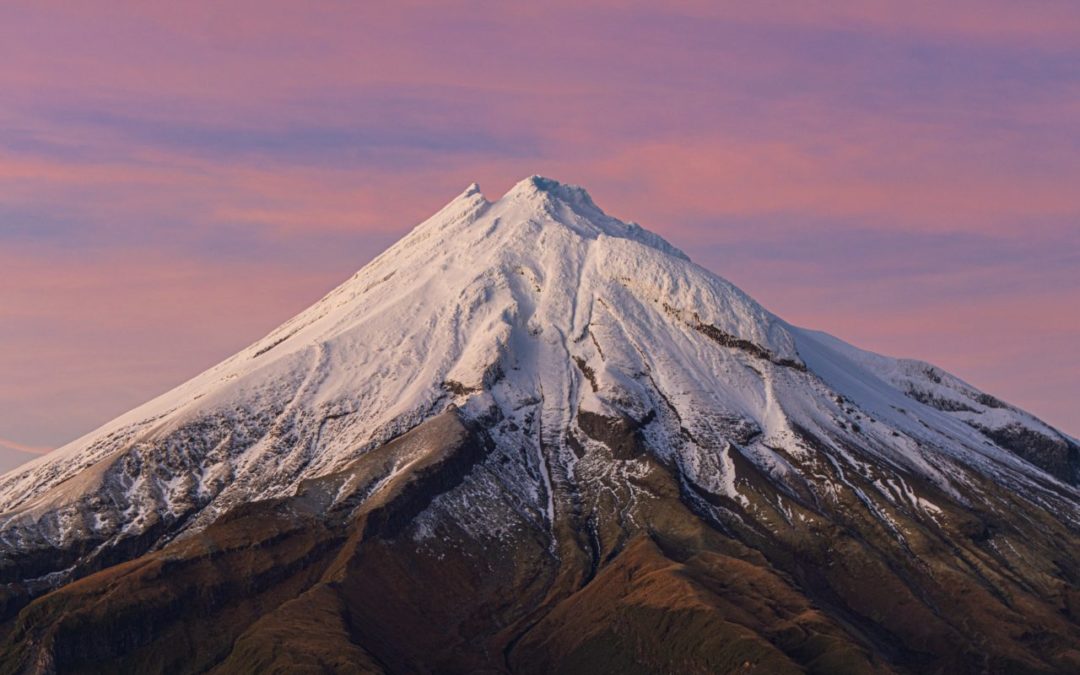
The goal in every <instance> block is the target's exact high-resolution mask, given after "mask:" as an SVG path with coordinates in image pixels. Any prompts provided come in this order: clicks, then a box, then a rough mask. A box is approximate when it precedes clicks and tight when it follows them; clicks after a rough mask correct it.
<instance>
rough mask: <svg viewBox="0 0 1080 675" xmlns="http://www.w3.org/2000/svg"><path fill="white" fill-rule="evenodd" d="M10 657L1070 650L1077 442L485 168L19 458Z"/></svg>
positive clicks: (971, 665) (689, 663)
mask: <svg viewBox="0 0 1080 675" xmlns="http://www.w3.org/2000/svg"><path fill="white" fill-rule="evenodd" d="M0 584H2V586H0V622H2V623H0V656H2V657H3V658H2V659H0V661H2V662H3V665H2V666H0V672H12V673H16V672H40V673H47V672H140V673H146V672H205V671H210V672H356V673H361V672H362V673H369V672H491V673H496V672H515V673H516V672H590V673H592V672H597V673H602V672H611V673H615V672H619V673H625V672H691V673H692V672H764V673H782V672H806V671H811V672H823V673H825V672H827V673H838V672H852V673H854V672H942V673H945V672H950V673H952V672H1077V671H1080V443H1078V442H1077V441H1076V439H1073V438H1071V437H1069V436H1067V435H1065V434H1063V433H1061V432H1059V431H1056V430H1055V429H1053V428H1051V427H1049V426H1048V425H1046V424H1044V423H1042V422H1040V421H1039V420H1037V419H1036V418H1034V417H1033V416H1031V415H1029V414H1027V413H1025V412H1023V411H1021V410H1019V409H1017V408H1015V407H1013V406H1010V405H1008V404H1007V403H1004V402H1002V401H1001V400H999V399H997V398H995V397H993V396H990V395H989V394H986V393H983V392H980V391H978V390H977V389H975V388H974V387H972V386H970V385H968V384H966V383H964V382H963V381H961V380H960V379H958V378H956V377H954V376H952V375H949V374H948V373H946V372H944V371H942V370H941V369H939V368H937V367H935V366H932V365H930V364H927V363H923V362H919V361H912V360H905V359H893V358H888V357H884V356H879V355H876V354H871V353H869V352H865V351H862V350H859V349H857V348H855V347H852V346H850V345H847V344H845V343H843V342H841V341H840V340H837V339H836V338H833V337H830V336H828V335H825V334H823V333H818V332H814V331H808V330H804V329H801V328H797V327H795V326H792V325H791V324H788V323H787V322H785V321H783V320H782V319H780V318H778V317H777V316H775V315H773V314H771V313H770V312H768V311H767V310H765V309H764V308H762V307H761V306H760V305H759V304H757V303H756V302H755V301H754V300H753V299H751V298H750V297H748V296H747V295H746V294H745V293H743V292H742V291H740V290H739V289H738V288H736V287H735V286H733V285H732V284H730V283H729V282H727V281H725V280H723V279H721V278H719V277H717V276H716V275H714V274H712V273H711V272H709V271H708V270H705V269H703V268H702V267H699V266H698V265H696V264H694V263H693V262H691V260H690V259H689V258H688V257H687V256H686V255H685V254H684V253H682V252H681V251H679V250H678V249H676V248H675V247H674V246H672V245H671V244H669V243H667V242H666V241H664V240H663V239H662V238H661V237H659V236H657V235H655V234H653V233H651V232H649V231H647V230H645V229H643V228H641V227H640V226H638V225H636V224H633V223H624V222H622V221H619V220H617V219H615V218H612V217H610V216H608V215H606V214H605V213H604V212H603V211H601V210H600V209H599V208H598V207H597V206H596V204H595V203H593V201H592V199H591V198H590V197H589V195H588V194H587V193H586V192H585V191H584V190H583V189H581V188H578V187H574V186H569V185H564V184H560V183H558V182H556V181H553V180H550V179H547V178H541V177H538V176H533V177H531V178H528V179H526V180H524V181H522V182H520V183H518V184H517V185H516V186H514V187H513V188H512V189H511V190H510V191H509V192H508V193H507V194H506V195H504V196H503V197H502V198H501V199H499V200H497V201H494V202H491V201H488V200H487V199H485V198H484V196H483V195H482V194H481V193H480V191H479V188H478V187H477V186H476V185H473V186H470V187H469V188H468V189H467V190H466V191H465V192H463V193H462V194H461V195H459V196H458V197H457V198H456V199H454V200H453V201H452V202H450V203H449V204H448V205H447V206H446V207H444V208H443V209H442V210H441V211H439V212H438V213H437V214H435V215H434V216H432V217H431V218H430V219H429V220H427V221H426V222H424V223H422V224H420V225H419V226H417V227H416V228H415V229H414V230H413V231H412V232H410V233H409V234H408V235H407V236H406V237H405V238H403V239H402V240H401V241H399V242H398V243H397V244H395V245H394V246H392V247H391V248H390V249H388V250H387V251H386V252H384V253H383V254H382V255H380V256H379V257H377V258H376V259H375V260H373V261H372V262H371V263H369V264H368V265H366V266H365V267H364V268H363V269H361V270H360V271H359V272H357V273H356V274H355V275H354V276H353V277H352V278H351V279H349V280H348V281H346V282H345V283H344V284H342V285H341V286H339V287H338V288H336V289H335V290H333V291H332V292H331V293H329V294H328V295H327V296H326V297H324V298H322V299H321V300H320V301H318V302H317V303H316V304H314V305H313V306H312V307H310V308H309V309H307V310H305V311H304V312H302V313H301V314H299V315H298V316H296V317H294V318H293V319H291V320H289V321H287V322H286V323H285V324H283V325H282V326H281V327H280V328H278V329H277V330H275V331H273V332H272V333H271V334H270V335H268V336H267V337H265V338H263V339H262V340H260V341H258V342H256V343H255V344H253V345H252V346H250V347H248V348H247V349H245V350H243V351H242V352H240V353H238V354H236V355H235V356H233V357H231V358H229V359H227V360H226V361H224V362H222V363H221V364H219V365H217V366H215V367H214V368H211V369H210V370H208V371H207V372H205V373H203V374H201V375H199V376H198V377H196V378H194V379H192V380H191V381H189V382H187V383H185V384H183V385H181V386H180V387H178V388H176V389H175V390H173V391H171V392H169V393H167V394H165V395H163V396H161V397H159V398H157V399H154V400H152V401H150V402H149V403H147V404H145V405H143V406H141V407H139V408H136V409H135V410H133V411H131V412H130V413H128V414H126V415H123V416H121V417H119V418H117V419H116V420H114V421H112V422H110V423H109V424H106V425H105V426H104V427H102V428H100V429H98V430H97V431H95V432H93V433H91V434H89V435H87V436H85V437H83V438H81V439H79V440H77V441H75V442H73V443H71V444H69V445H67V446H65V447H63V448H61V449H59V450H57V451H55V452H53V453H50V454H49V455H47V456H44V457H42V458H40V459H37V460H35V461H33V462H31V463H30V464H27V465H25V466H22V467H19V468H18V469H16V470H14V471H12V472H10V473H8V474H6V475H4V476H3V477H0Z"/></svg>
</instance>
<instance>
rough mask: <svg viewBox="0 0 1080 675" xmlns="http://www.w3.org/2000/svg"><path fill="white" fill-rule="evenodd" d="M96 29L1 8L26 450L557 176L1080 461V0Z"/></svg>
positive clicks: (312, 6)
mask: <svg viewBox="0 0 1080 675" xmlns="http://www.w3.org/2000/svg"><path fill="white" fill-rule="evenodd" d="M82 4H83V3H59V2H57V3H52V2H26V3H19V2H15V3H6V4H5V5H4V8H3V9H0V92H2V93H0V270H2V272H3V274H2V277H0V448H2V447H6V448H8V450H9V451H14V450H19V449H29V450H34V449H37V450H40V449H43V448H50V447H54V446H56V445H59V444H62V443H64V442H67V441H69V440H72V439H73V438H74V437H76V436H78V435H80V434H82V433H85V432H87V431H89V430H91V429H92V428H94V427H96V426H97V425H99V424H101V423H103V422H105V421H107V420H108V419H109V418H111V417H113V416H114V415H116V414H119V413H121V412H124V411H125V410H127V409H129V408H131V407H133V406H135V405H137V404H139V403H141V402H143V401H144V400H146V399H148V398H150V397H152V396H154V395H156V394H158V393H161V392H163V391H165V390H166V389H168V388H170V387H172V386H174V385H176V384H178V383H179V382H181V381H183V380H184V379H186V378H188V377H190V376H193V375H195V374H197V373H198V372H199V371H201V370H203V369H204V368H206V367H208V366H210V365H212V364H213V363H215V362H217V361H218V360H220V359H222V358H224V357H226V356H228V355H230V354H231V353H232V352H234V351H236V350H237V349H240V348H241V347H243V346H245V345H246V344H248V343H250V342H252V341H254V340H255V339H256V338H258V337H260V336H261V335H263V334H264V333H266V332H267V331H268V330H269V329H271V328H272V327H274V326H275V325H276V324H278V323H280V322H282V321H284V320H285V319H287V318H289V317H290V316H291V315H292V314H293V313H295V312H296V311H298V310H300V309H302V308H303V307H304V306H306V305H308V304H310V303H311V302H313V301H315V300H316V299H317V298H318V297H320V295H321V294H322V293H324V292H325V291H327V290H328V289H329V288H331V287H332V286H334V285H336V284H337V283H339V282H341V281H343V280H344V279H345V278H347V277H348V276H349V275H351V274H352V273H353V272H354V271H355V270H356V269H357V268H359V267H360V266H361V265H363V264H364V263H365V262H367V261H368V260H369V259H371V258H372V257H373V256H374V255H375V254H376V253H378V252H379V251H380V250H382V249H383V248H385V247H386V246H387V245H388V244H390V243H392V242H393V241H394V240H396V239H397V238H398V237H400V236H401V235H402V234H404V233H405V232H406V231H407V230H408V229H409V228H411V227H412V225H414V224H415V223H416V222H418V221H419V220H421V219H423V218H424V217H426V216H427V215H429V214H430V213H431V212H433V211H434V210H435V209H437V208H438V207H439V206H441V205H442V203H444V202H445V201H447V200H448V199H450V198H451V197H453V196H454V195H455V194H457V193H458V192H460V191H461V190H462V189H463V188H464V187H465V186H466V185H467V184H468V183H470V182H472V181H474V180H475V181H479V182H480V184H481V185H482V187H483V188H484V191H485V193H486V194H487V195H488V196H489V197H495V196H498V195H500V194H501V193H502V192H503V191H504V190H505V189H506V188H508V187H509V186H510V185H511V184H513V183H514V182H516V181H517V180H518V179H520V178H522V177H524V176H526V175H529V174H532V173H541V174H545V175H549V176H552V177H555V178H557V179H559V180H563V181H566V182H572V183H578V184H581V185H584V186H586V187H587V188H588V189H589V190H590V192H592V194H593V197H594V198H595V199H596V201H597V202H598V203H599V204H600V205H601V206H602V207H603V208H605V209H606V210H607V211H609V212H610V213H612V214H613V215H616V216H619V217H622V218H624V219H632V220H636V221H638V222H640V223H642V224H643V225H644V226H646V227H648V228H650V229H653V230H655V231H657V232H659V233H661V234H662V235H664V236H665V237H667V238H668V239H670V240H671V241H672V242H673V243H675V244H676V245H678V246H679V247H681V248H683V249H684V250H686V251H687V252H688V253H690V255H691V256H692V257H693V258H694V259H695V260H696V261H698V262H699V263H701V264H703V265H705V266H706V267H709V268H710V269H712V270H714V271H716V272H718V273H720V274H721V275H723V276H725V277H727V278H728V279H730V280H732V281H733V282H735V283H736V284H738V285H739V286H741V287H742V288H743V289H745V290H746V291H747V292H749V293H750V294H751V295H753V296H754V297H756V298H757V299H758V300H759V301H761V302H762V303H763V304H765V305H766V306H767V307H768V308H770V309H772V310H773V311H775V312H777V313H778V314H780V315H781V316H783V317H785V318H786V319H788V320H790V321H792V322H794V323H798V324H802V325H807V326H810V327H815V328H820V329H823V330H826V331H828V332H831V333H834V334H836V335H838V336H839V337H842V338H844V339H846V340H848V341H850V342H854V343H855V344H857V345H859V346H862V347H865V348H868V349H872V350H875V351H880V352H884V353H888V354H892V355H899V356H912V357H917V358H923V359H926V360H929V361H933V362H934V363H937V364H938V365H940V366H942V367H944V368H946V369H948V370H950V371H952V372H954V373H956V374H958V375H959V376H961V377H963V378H965V379H967V380H968V381H970V382H971V383H973V384H975V385H976V386H978V387H980V388H983V389H986V390H988V391H990V392H992V393H993V394H995V395H997V396H999V397H1001V398H1004V399H1006V400H1009V401H1011V402H1013V403H1016V404H1018V405H1020V406H1022V407H1025V408H1027V409H1029V410H1030V411H1032V412H1034V413H1035V414H1036V415H1039V416H1041V417H1043V418H1045V419H1046V420H1047V421H1049V422H1051V423H1052V424H1056V425H1058V426H1060V427H1061V428H1063V429H1064V430H1066V431H1068V432H1070V433H1072V434H1074V435H1078V434H1080V412H1078V406H1077V403H1078V401H1080V359H1078V357H1077V345H1078V344H1080V312H1078V308H1080V224H1078V217H1080V152H1078V150H1080V4H1077V3H1076V2H1052V1H1047V2H1035V3H1015V2H999V1H996V0H981V1H979V2H948V3H942V2H921V1H909V2H904V3H895V2H888V3H885V2H873V1H871V0H861V1H859V2H813V3H770V2H762V1H758V2H729V3H716V2H709V3H696V2H675V3H645V2H641V3H634V2H629V3H627V2H622V3H614V2H603V3H584V2H573V3H570V2H566V3H563V2H549V3H531V4H529V5H524V4H523V3H505V2H471V3H454V2H442V3H438V4H434V3H432V4H430V5H428V4H426V3H418V2H394V3H385V4H382V5H381V8H380V5H379V4H377V3H342V2H319V3H284V2H283V3H273V2H266V1H263V2H250V3H238V2H230V3H207V4H199V3H186V2H185V3H171V4H170V5H165V4H163V3H153V4H151V3H141V2H140V3H130V4H124V3H95V5H96V6H95V8H93V9H90V8H82ZM174 5H175V6H174ZM661 7H662V9H661ZM792 7H796V9H792ZM780 8H782V10H781V9H780ZM8 455H9V457H21V456H22V455H12V454H11V452H9V453H8ZM3 461H9V462H10V461H13V460H11V459H9V458H3V457H0V468H2V467H3V464H2V462H3Z"/></svg>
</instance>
